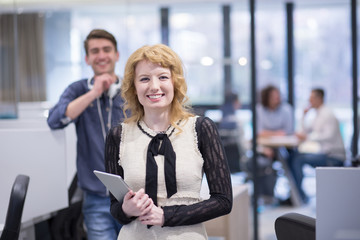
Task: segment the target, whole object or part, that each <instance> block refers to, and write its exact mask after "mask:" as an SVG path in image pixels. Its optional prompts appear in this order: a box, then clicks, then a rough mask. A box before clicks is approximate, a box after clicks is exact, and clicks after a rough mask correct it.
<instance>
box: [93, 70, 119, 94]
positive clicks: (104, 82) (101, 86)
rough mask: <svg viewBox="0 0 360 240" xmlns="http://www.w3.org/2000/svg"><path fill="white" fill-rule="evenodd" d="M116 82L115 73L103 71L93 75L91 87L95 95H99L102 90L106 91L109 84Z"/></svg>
mask: <svg viewBox="0 0 360 240" xmlns="http://www.w3.org/2000/svg"><path fill="white" fill-rule="evenodd" d="M115 82H116V75H115V74H113V75H112V74H109V73H103V74H101V75H97V76H95V77H94V85H93V88H92V89H91V90H92V91H94V92H95V94H96V97H99V96H101V94H103V92H105V91H107V90H108V89H109V87H110V86H111V84H113V83H115Z"/></svg>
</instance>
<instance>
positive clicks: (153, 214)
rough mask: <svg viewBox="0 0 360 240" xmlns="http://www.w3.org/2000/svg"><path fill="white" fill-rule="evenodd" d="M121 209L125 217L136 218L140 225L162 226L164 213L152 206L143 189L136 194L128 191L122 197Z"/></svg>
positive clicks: (151, 201) (152, 203)
mask: <svg viewBox="0 0 360 240" xmlns="http://www.w3.org/2000/svg"><path fill="white" fill-rule="evenodd" d="M122 208H123V211H124V213H125V214H126V215H127V216H129V217H138V219H139V220H140V222H141V223H142V224H145V225H158V226H162V225H164V211H163V210H162V208H161V207H158V206H156V205H155V204H154V202H153V200H152V199H151V198H150V197H149V195H147V194H146V193H145V190H144V189H143V188H141V189H140V190H139V191H137V192H134V191H132V190H130V191H129V192H128V193H127V194H126V195H125V197H124V202H123V204H122Z"/></svg>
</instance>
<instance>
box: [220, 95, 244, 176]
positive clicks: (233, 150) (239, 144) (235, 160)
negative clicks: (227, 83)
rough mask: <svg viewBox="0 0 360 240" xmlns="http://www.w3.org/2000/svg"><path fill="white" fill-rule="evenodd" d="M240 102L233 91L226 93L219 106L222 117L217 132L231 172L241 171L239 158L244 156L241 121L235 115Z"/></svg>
mask: <svg viewBox="0 0 360 240" xmlns="http://www.w3.org/2000/svg"><path fill="white" fill-rule="evenodd" d="M240 107H241V103H240V101H239V97H238V95H237V94H235V93H232V92H230V93H227V94H226V96H225V101H224V104H223V105H222V106H221V111H222V118H221V121H220V123H219V133H220V136H221V140H222V142H223V145H224V149H225V153H226V158H227V160H228V163H229V168H230V171H231V172H232V173H235V172H240V171H241V164H240V162H241V159H243V158H244V157H245V141H244V130H243V126H242V122H241V121H240V119H239V118H238V117H237V116H236V110H237V109H240Z"/></svg>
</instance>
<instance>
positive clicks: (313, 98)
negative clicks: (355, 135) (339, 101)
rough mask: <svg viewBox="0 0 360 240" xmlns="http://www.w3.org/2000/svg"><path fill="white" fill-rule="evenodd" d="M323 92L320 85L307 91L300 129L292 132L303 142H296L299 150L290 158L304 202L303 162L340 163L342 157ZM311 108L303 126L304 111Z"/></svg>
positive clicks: (341, 145) (335, 124) (340, 141)
mask: <svg viewBox="0 0 360 240" xmlns="http://www.w3.org/2000/svg"><path fill="white" fill-rule="evenodd" d="M324 96H325V92H324V90H323V89H320V88H316V89H313V90H312V91H311V95H310V99H309V102H310V106H309V107H308V108H306V109H305V110H304V117H303V121H302V122H303V124H302V125H303V130H302V132H300V133H297V134H296V135H297V136H298V138H299V139H300V140H301V141H303V142H302V144H300V145H299V153H298V154H296V155H295V156H294V158H292V160H291V161H290V168H291V170H292V172H293V175H294V179H295V183H296V186H297V188H298V190H299V193H300V196H301V197H302V199H303V200H304V202H307V200H308V199H307V196H306V194H305V192H304V191H303V189H302V187H301V184H302V180H303V176H304V175H303V166H304V165H305V164H308V165H310V166H312V167H318V166H343V165H344V161H345V158H346V156H345V147H344V143H343V139H342V136H341V132H340V125H339V121H338V119H337V118H336V117H335V115H334V113H333V112H332V111H331V109H330V108H328V107H327V106H325V105H324ZM311 108H314V109H315V111H316V116H315V118H314V120H313V121H312V123H311V125H310V126H309V127H306V126H305V115H306V114H307V112H308V111H309V110H310V109H311Z"/></svg>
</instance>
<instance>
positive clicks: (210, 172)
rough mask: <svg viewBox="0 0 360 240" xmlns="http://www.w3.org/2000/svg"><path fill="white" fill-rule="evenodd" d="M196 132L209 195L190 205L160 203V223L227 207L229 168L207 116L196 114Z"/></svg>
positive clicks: (199, 217)
mask: <svg viewBox="0 0 360 240" xmlns="http://www.w3.org/2000/svg"><path fill="white" fill-rule="evenodd" d="M196 132H197V134H198V144H199V150H200V152H201V154H202V156H203V158H204V172H205V174H206V179H207V181H208V185H209V190H210V198H209V199H207V200H204V201H202V202H199V203H196V204H192V205H176V206H167V207H163V210H164V216H165V223H164V226H180V225H191V224H196V223H200V222H204V221H207V220H210V219H213V218H216V217H219V216H222V215H225V214H228V213H230V211H231V208H232V199H233V198H232V187H231V178H230V171H229V167H228V164H227V160H226V156H225V152H224V148H223V146H222V143H221V140H220V136H219V133H218V131H217V128H216V125H215V123H214V122H213V121H212V120H210V119H209V118H207V117H199V118H198V119H197V122H196Z"/></svg>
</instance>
